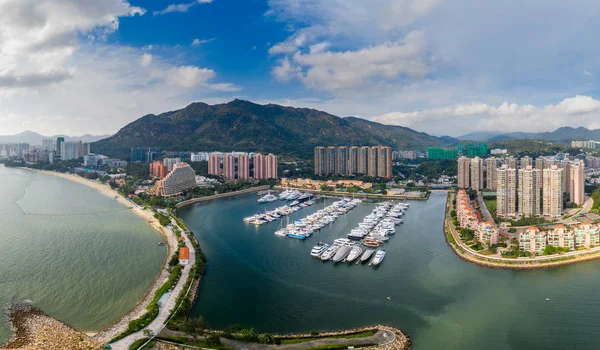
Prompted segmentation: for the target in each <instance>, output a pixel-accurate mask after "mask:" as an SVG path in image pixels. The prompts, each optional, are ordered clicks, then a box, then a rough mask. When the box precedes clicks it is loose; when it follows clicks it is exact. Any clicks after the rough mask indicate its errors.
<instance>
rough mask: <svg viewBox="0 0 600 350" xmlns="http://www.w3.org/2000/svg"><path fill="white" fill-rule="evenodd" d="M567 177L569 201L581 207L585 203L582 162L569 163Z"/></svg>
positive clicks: (583, 167)
mask: <svg viewBox="0 0 600 350" xmlns="http://www.w3.org/2000/svg"><path fill="white" fill-rule="evenodd" d="M569 167H570V171H571V174H570V176H569V186H570V188H569V201H570V202H571V203H574V204H576V205H581V204H583V202H585V197H584V192H585V166H584V165H583V161H581V160H579V161H575V162H573V163H571V165H570V166H569Z"/></svg>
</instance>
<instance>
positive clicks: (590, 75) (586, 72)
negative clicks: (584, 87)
mask: <svg viewBox="0 0 600 350" xmlns="http://www.w3.org/2000/svg"><path fill="white" fill-rule="evenodd" d="M583 74H585V75H587V76H588V77H593V76H594V75H593V74H592V73H590V72H588V71H587V70H584V71H583Z"/></svg>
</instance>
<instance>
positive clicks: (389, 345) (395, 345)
mask: <svg viewBox="0 0 600 350" xmlns="http://www.w3.org/2000/svg"><path fill="white" fill-rule="evenodd" d="M371 331H372V332H378V331H387V332H390V333H393V334H394V337H393V338H390V339H389V341H387V342H386V343H384V344H379V345H378V346H371V347H366V348H364V349H380V350H381V349H386V350H388V349H389V350H391V349H394V350H409V349H410V348H411V341H410V336H409V335H408V334H407V333H405V332H404V331H403V330H401V329H399V328H395V327H390V326H382V325H378V326H367V327H360V328H354V329H346V330H342V331H334V332H321V333H318V334H317V335H315V334H311V333H302V334H281V335H276V338H278V339H280V340H283V339H302V338H307V339H312V338H316V339H319V338H336V337H339V338H344V336H348V335H352V334H357V333H363V332H371Z"/></svg>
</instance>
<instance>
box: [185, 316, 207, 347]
mask: <svg viewBox="0 0 600 350" xmlns="http://www.w3.org/2000/svg"><path fill="white" fill-rule="evenodd" d="M206 327H207V324H206V322H205V321H204V318H202V317H198V318H191V317H189V318H187V319H186V320H185V321H183V324H182V325H181V330H182V331H183V332H184V333H185V334H187V335H189V336H191V337H192V338H194V341H195V342H197V341H198V337H199V336H201V335H203V334H204V330H205V329H206Z"/></svg>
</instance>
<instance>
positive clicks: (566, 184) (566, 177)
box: [562, 161, 571, 197]
mask: <svg viewBox="0 0 600 350" xmlns="http://www.w3.org/2000/svg"><path fill="white" fill-rule="evenodd" d="M562 168H563V192H566V193H568V194H569V197H570V196H571V162H569V161H563V162H562Z"/></svg>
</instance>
